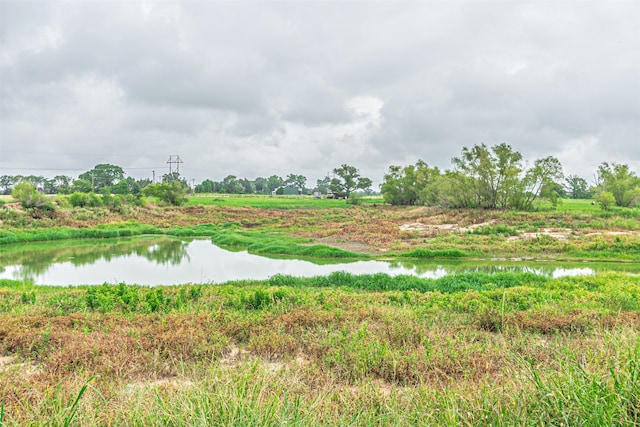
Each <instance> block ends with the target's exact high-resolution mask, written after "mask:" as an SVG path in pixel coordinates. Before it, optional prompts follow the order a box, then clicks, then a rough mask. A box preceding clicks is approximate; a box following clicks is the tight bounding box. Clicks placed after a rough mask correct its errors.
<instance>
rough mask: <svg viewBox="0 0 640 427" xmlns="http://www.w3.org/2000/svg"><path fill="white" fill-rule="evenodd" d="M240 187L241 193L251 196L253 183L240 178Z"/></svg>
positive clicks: (253, 190)
mask: <svg viewBox="0 0 640 427" xmlns="http://www.w3.org/2000/svg"><path fill="white" fill-rule="evenodd" d="M238 183H239V184H240V187H242V192H243V193H245V194H253V193H254V192H255V189H254V187H253V183H252V182H251V181H249V180H248V179H247V178H242V179H240V180H239V181H238Z"/></svg>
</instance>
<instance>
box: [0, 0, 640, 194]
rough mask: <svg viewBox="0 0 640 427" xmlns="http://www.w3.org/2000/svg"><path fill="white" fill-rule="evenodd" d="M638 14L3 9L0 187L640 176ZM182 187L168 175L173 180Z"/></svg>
mask: <svg viewBox="0 0 640 427" xmlns="http://www.w3.org/2000/svg"><path fill="white" fill-rule="evenodd" d="M639 22H640V2H639V1H529V2H527V1H525V2H515V1H506V0H502V1H478V0H475V1H451V2H444V1H438V2H435V1H422V2H420V1H412V2H404V1H401V2H397V1H394V2H386V1H376V2H365V1H349V2H347V1H323V2H308V1H295V2H294V1H279V2H269V1H261V2H248V1H236V2H232V1H228V2H218V1H215V2H214V1H209V2H207V1H182V2H179V1H144V2H136V1H90V0H89V1H66V2H62V1H31V0H20V1H7V0H0V175H43V176H45V177H53V176H55V175H69V176H72V177H74V178H75V177H77V176H78V175H79V174H80V173H82V172H84V171H87V170H90V169H92V168H93V167H94V166H95V165H97V164H100V163H109V164H114V165H118V166H121V167H123V169H124V170H125V172H126V173H127V175H129V176H133V177H135V178H151V177H152V173H153V171H155V173H156V174H157V176H160V175H162V174H164V173H167V172H168V171H169V164H168V163H167V161H168V160H169V157H170V156H173V158H175V156H180V159H181V160H182V162H183V163H181V164H180V173H181V175H182V176H183V177H185V178H186V179H187V180H188V181H189V182H191V181H192V180H193V181H194V182H195V183H199V182H201V181H203V180H204V179H212V180H222V179H223V178H224V177H225V176H227V175H235V176H237V177H246V178H249V179H253V178H255V177H259V176H263V177H267V176H270V175H274V174H275V175H279V176H282V177H286V175H288V174H290V173H293V174H302V175H304V176H306V177H307V179H308V181H307V184H308V186H313V184H315V182H316V180H317V179H318V178H322V177H324V176H325V175H327V173H328V172H330V171H331V170H332V169H333V168H336V167H339V166H340V165H342V164H349V165H353V166H355V167H356V168H358V169H359V171H360V173H361V174H362V175H363V176H366V177H369V178H371V179H372V180H373V182H374V183H375V186H376V187H377V185H378V184H380V183H381V182H382V179H383V176H384V174H385V172H386V171H387V170H388V168H389V166H391V165H401V166H405V165H409V164H414V163H415V162H416V161H417V160H419V159H422V160H424V161H425V162H427V164H429V165H430V166H437V167H439V168H441V169H449V168H451V167H452V164H451V159H452V158H453V157H455V156H459V155H460V154H461V151H462V149H463V147H472V146H473V145H476V144H483V143H484V144H486V145H487V146H494V145H497V144H501V143H507V144H509V145H511V146H512V147H513V149H514V150H516V151H519V152H520V153H522V155H523V157H524V159H525V160H526V162H527V164H528V165H532V164H533V162H534V161H535V160H536V159H539V158H543V157H546V156H554V157H557V158H558V159H559V160H560V161H561V163H562V165H563V167H564V172H565V174H566V175H570V174H577V175H579V176H581V177H583V178H585V179H587V181H589V182H592V181H593V178H594V173H595V172H596V169H597V167H598V165H599V164H601V163H602V162H604V161H607V162H615V163H624V164H628V165H629V166H630V167H631V168H632V170H634V171H635V172H636V173H640V25H638V23H639ZM173 170H175V165H173Z"/></svg>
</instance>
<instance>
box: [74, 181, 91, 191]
mask: <svg viewBox="0 0 640 427" xmlns="http://www.w3.org/2000/svg"><path fill="white" fill-rule="evenodd" d="M92 190H93V187H91V181H87V180H86V179H76V180H75V181H73V185H71V191H73V192H74V193H75V192H78V193H89V192H91V191H92Z"/></svg>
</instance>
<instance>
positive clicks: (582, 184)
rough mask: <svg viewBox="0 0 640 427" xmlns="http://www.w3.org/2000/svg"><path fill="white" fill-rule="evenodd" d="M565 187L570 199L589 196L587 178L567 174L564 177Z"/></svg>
mask: <svg viewBox="0 0 640 427" xmlns="http://www.w3.org/2000/svg"><path fill="white" fill-rule="evenodd" d="M564 181H565V188H566V189H567V192H568V193H569V196H570V197H571V198H572V199H588V198H590V197H591V193H590V192H589V184H588V183H587V180H585V179H584V178H581V177H579V176H578V175H569V176H567V177H566V178H565V180H564Z"/></svg>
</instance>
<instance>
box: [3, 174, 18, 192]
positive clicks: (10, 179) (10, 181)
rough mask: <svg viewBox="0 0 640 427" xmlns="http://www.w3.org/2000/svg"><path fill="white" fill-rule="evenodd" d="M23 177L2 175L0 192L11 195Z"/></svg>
mask: <svg viewBox="0 0 640 427" xmlns="http://www.w3.org/2000/svg"><path fill="white" fill-rule="evenodd" d="M21 180H22V177H21V176H20V175H17V176H12V175H2V176H0V191H1V192H2V194H11V189H12V188H13V187H14V186H15V185H16V184H17V183H19V182H20V181H21Z"/></svg>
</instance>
